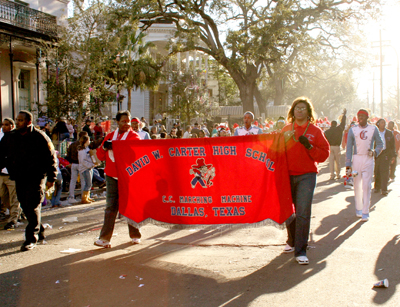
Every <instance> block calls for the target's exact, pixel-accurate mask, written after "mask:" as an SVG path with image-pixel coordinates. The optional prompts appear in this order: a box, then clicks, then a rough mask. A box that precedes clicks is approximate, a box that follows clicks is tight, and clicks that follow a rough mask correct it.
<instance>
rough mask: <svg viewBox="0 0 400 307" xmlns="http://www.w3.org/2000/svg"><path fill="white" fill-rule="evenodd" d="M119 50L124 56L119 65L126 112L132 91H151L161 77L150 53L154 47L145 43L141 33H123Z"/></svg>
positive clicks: (159, 66)
mask: <svg viewBox="0 0 400 307" xmlns="http://www.w3.org/2000/svg"><path fill="white" fill-rule="evenodd" d="M122 34H123V35H122V39H121V43H120V44H119V50H120V52H121V54H122V55H123V56H124V61H123V63H122V65H121V68H122V75H123V77H122V79H123V81H124V84H125V86H126V88H127V90H128V110H131V106H132V98H131V95H132V94H131V91H132V89H137V88H142V89H143V88H147V89H153V88H155V87H156V86H157V85H158V81H159V79H160V77H161V72H160V69H161V66H162V65H160V64H157V62H156V61H155V60H154V58H153V56H152V55H151V53H150V49H151V48H153V47H154V44H153V43H151V42H145V41H144V38H145V34H144V33H143V32H137V33H136V32H125V33H122Z"/></svg>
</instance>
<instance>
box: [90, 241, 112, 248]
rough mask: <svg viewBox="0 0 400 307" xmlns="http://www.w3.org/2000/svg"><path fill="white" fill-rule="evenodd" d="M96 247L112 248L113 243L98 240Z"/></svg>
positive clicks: (95, 243)
mask: <svg viewBox="0 0 400 307" xmlns="http://www.w3.org/2000/svg"><path fill="white" fill-rule="evenodd" d="M94 245H96V246H100V247H104V248H111V243H110V242H109V241H106V240H102V239H98V240H97V241H95V242H94Z"/></svg>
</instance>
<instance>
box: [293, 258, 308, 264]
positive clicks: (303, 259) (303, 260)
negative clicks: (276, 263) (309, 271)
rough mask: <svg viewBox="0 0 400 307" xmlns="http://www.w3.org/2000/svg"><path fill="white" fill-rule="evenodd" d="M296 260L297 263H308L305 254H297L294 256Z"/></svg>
mask: <svg viewBox="0 0 400 307" xmlns="http://www.w3.org/2000/svg"><path fill="white" fill-rule="evenodd" d="M296 261H297V263H298V264H308V258H307V256H298V257H296Z"/></svg>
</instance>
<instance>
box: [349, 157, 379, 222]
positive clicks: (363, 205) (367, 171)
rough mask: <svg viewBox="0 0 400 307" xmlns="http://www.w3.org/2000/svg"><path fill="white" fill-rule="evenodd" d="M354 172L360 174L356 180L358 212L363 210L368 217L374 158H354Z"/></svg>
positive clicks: (355, 194) (355, 190)
mask: <svg viewBox="0 0 400 307" xmlns="http://www.w3.org/2000/svg"><path fill="white" fill-rule="evenodd" d="M353 171H357V172H358V176H357V177H355V178H354V197H355V200H356V210H357V211H361V210H362V214H363V215H368V214H369V205H370V200H371V183H372V176H373V174H374V158H373V157H370V156H368V155H355V156H353Z"/></svg>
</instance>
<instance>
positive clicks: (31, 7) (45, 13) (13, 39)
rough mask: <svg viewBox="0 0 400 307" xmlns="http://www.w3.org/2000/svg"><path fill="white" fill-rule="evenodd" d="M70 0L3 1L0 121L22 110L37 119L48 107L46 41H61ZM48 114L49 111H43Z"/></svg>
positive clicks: (0, 12)
mask: <svg viewBox="0 0 400 307" xmlns="http://www.w3.org/2000/svg"><path fill="white" fill-rule="evenodd" d="M68 2H69V0H35V1H29V0H27V1H25V2H23V1H17V0H14V1H8V0H0V118H1V119H2V118H4V117H11V118H15V117H16V114H17V113H18V111H19V110H22V109H26V110H30V111H31V112H32V113H33V114H34V116H37V114H38V112H39V108H40V107H41V105H44V104H45V103H44V101H45V99H44V98H45V96H44V94H45V93H44V83H43V80H42V79H43V78H42V75H45V71H46V61H45V55H44V54H42V52H41V46H42V44H43V42H46V43H54V42H56V41H57V34H58V27H59V26H62V25H63V24H64V23H65V22H66V19H67V16H68V8H67V6H68ZM43 111H45V110H43Z"/></svg>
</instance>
